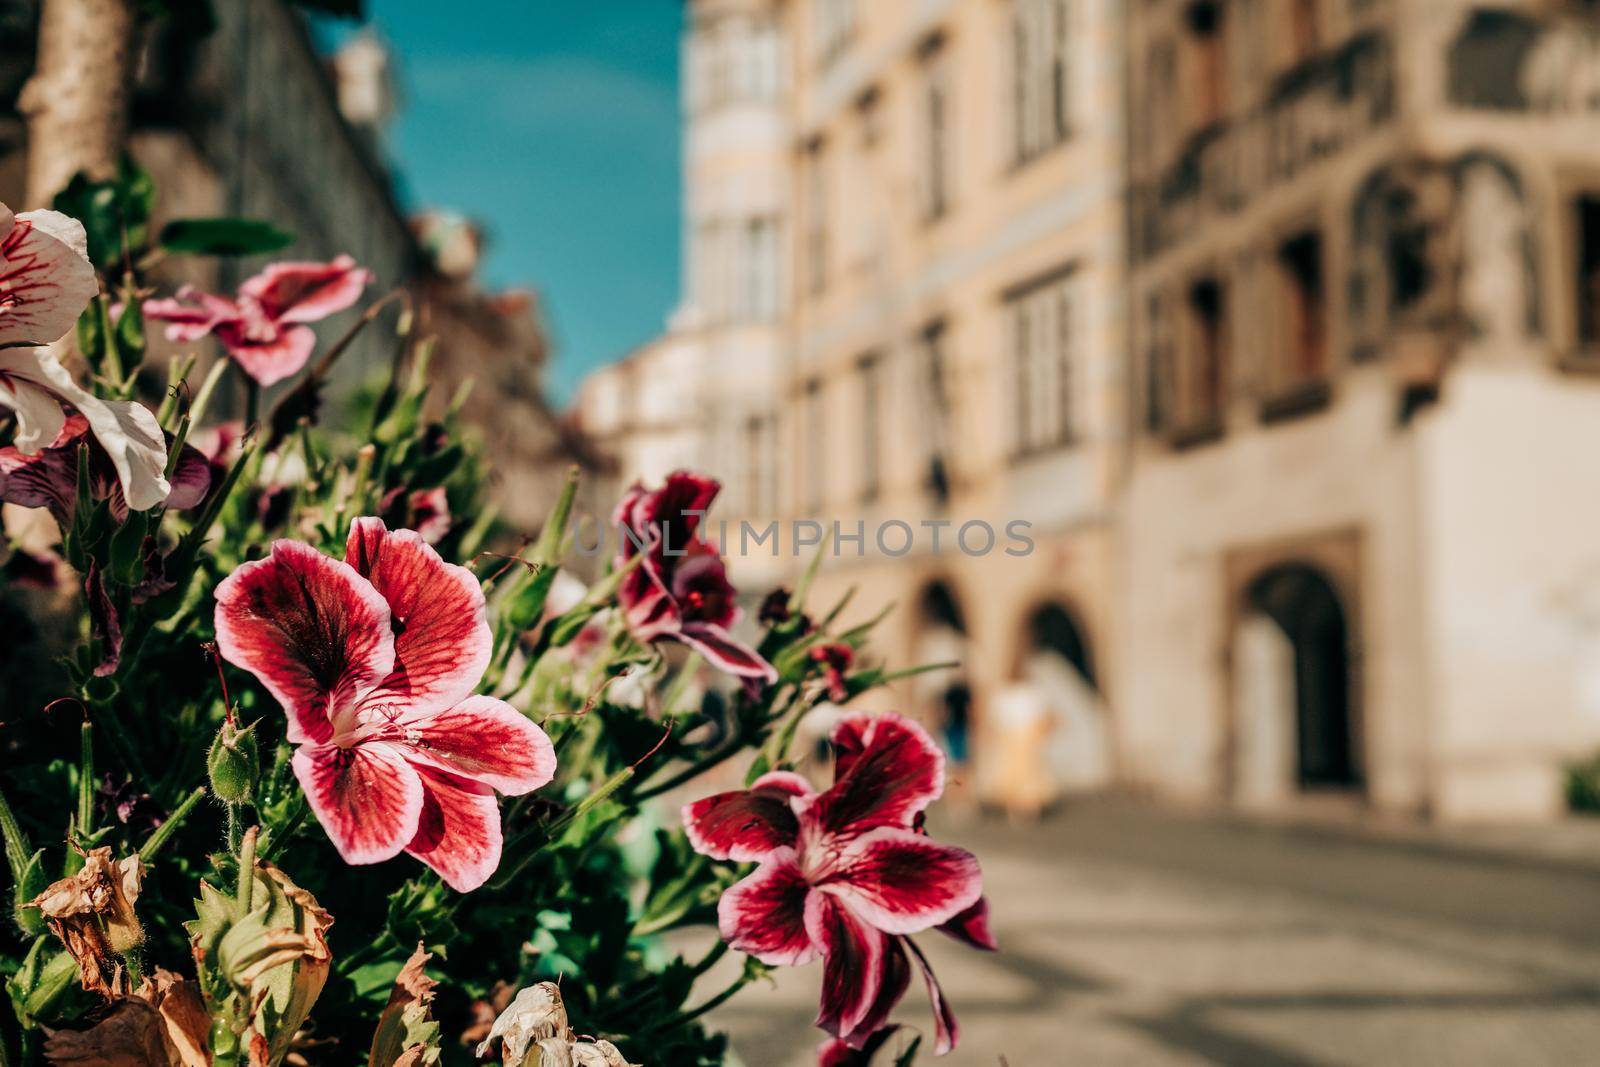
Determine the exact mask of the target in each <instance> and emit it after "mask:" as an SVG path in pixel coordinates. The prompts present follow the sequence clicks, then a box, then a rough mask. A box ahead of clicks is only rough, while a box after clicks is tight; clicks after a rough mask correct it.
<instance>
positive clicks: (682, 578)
mask: <svg viewBox="0 0 1600 1067" xmlns="http://www.w3.org/2000/svg"><path fill="white" fill-rule="evenodd" d="M721 490H722V485H721V484H720V483H719V482H717V481H716V479H714V478H707V477H704V476H703V475H699V474H694V473H691V472H689V471H676V472H674V473H672V474H669V475H667V480H666V482H665V484H663V485H662V486H661V488H659V489H654V490H647V489H645V488H644V487H643V486H642V485H635V486H634V487H633V488H632V489H630V490H629V491H628V493H627V495H625V496H624V497H623V498H622V502H621V503H619V504H618V505H617V511H616V515H615V516H614V517H613V521H614V522H615V523H616V525H617V529H618V535H619V537H620V539H621V541H620V544H619V546H618V552H617V559H616V563H617V566H618V567H621V566H623V565H625V564H627V563H628V562H630V561H631V560H632V559H633V558H634V557H635V556H638V555H643V556H644V559H643V560H641V561H640V563H639V565H638V566H637V567H635V568H634V569H633V570H632V571H630V572H629V573H628V575H627V577H625V578H624V579H623V582H622V586H621V588H620V589H618V590H617V601H618V603H619V604H620V605H621V607H622V611H623V615H624V617H625V618H626V619H627V621H628V628H629V630H630V631H632V633H633V636H634V637H636V638H637V639H638V640H640V641H644V642H646V643H649V642H654V641H679V642H681V643H683V644H685V645H688V646H689V647H690V648H693V649H695V650H696V651H698V652H699V653H700V654H701V655H703V656H705V658H706V660H707V661H708V662H710V663H711V664H712V665H713V666H715V667H718V668H720V669H721V670H724V671H727V672H728V673H729V674H733V675H737V676H739V677H742V678H759V679H762V680H764V681H769V682H770V681H774V680H776V678H777V672H776V671H775V670H773V668H772V664H770V663H768V662H767V661H766V660H765V659H763V658H762V657H761V654H760V653H758V652H757V651H756V650H755V649H753V648H751V647H750V646H749V645H746V644H745V643H744V642H742V641H739V640H737V639H735V638H734V636H733V635H732V633H731V632H730V630H731V629H732V627H733V625H734V624H735V623H736V622H738V620H739V607H738V605H737V604H736V603H734V597H735V595H736V594H735V593H734V589H733V586H732V585H730V584H729V582H728V573H727V569H726V568H725V567H724V566H723V563H722V557H721V556H719V555H718V554H717V550H716V549H715V548H714V547H713V546H712V545H711V544H710V543H709V542H708V541H706V540H705V538H703V537H701V536H700V535H699V529H700V520H701V519H702V518H703V517H704V516H705V512H706V510H707V509H708V508H710V507H711V502H712V501H713V500H715V499H716V498H717V493H718V492H720V491H721Z"/></svg>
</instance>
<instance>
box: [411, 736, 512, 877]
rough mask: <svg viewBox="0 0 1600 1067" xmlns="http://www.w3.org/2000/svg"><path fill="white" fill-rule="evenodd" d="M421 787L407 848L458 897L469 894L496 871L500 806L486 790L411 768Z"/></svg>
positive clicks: (498, 859) (460, 779) (491, 791)
mask: <svg viewBox="0 0 1600 1067" xmlns="http://www.w3.org/2000/svg"><path fill="white" fill-rule="evenodd" d="M414 769H415V770H416V771H417V775H418V777H419V778H420V780H421V782H422V813H421V815H420V816H419V817H418V819H417V832H416V835H415V836H413V837H412V838H411V841H410V843H409V844H407V845H406V854H407V855H410V856H415V857H416V858H417V859H419V860H421V861H422V862H423V863H426V864H427V865H428V866H429V867H432V868H433V869H434V870H436V871H438V872H439V876H440V877H441V878H443V879H444V880H445V884H446V885H448V886H449V887H450V888H452V889H454V890H456V891H457V892H458V893H470V892H472V891H473V890H474V889H476V888H478V887H479V886H480V885H482V884H483V883H484V882H487V881H488V880H489V876H490V875H491V874H493V873H494V872H495V868H496V867H499V866H500V845H501V839H500V805H499V804H498V803H497V802H496V801H495V798H494V790H492V789H490V788H489V787H488V786H486V785H481V784H479V783H477V782H473V781H469V780H467V779H465V778H460V777H458V776H456V775H453V774H445V773H441V772H440V771H436V770H433V769H431V768H428V767H415V768H414Z"/></svg>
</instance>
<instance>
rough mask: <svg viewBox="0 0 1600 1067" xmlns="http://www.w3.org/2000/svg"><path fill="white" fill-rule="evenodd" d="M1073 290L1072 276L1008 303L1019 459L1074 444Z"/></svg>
mask: <svg viewBox="0 0 1600 1067" xmlns="http://www.w3.org/2000/svg"><path fill="white" fill-rule="evenodd" d="M1075 290H1076V276H1075V275H1074V274H1071V273H1068V274H1063V275H1060V276H1057V277H1055V278H1053V279H1051V280H1049V281H1047V282H1043V283H1040V284H1035V285H1032V286H1030V287H1028V288H1027V289H1024V290H1022V291H1020V292H1018V293H1016V294H1014V295H1013V296H1011V297H1010V298H1009V301H1008V313H1009V316H1010V319H1011V352H1012V362H1013V367H1014V372H1013V381H1014V387H1015V394H1014V397H1015V407H1014V411H1015V437H1014V441H1013V450H1014V451H1015V453H1016V454H1018V455H1028V454H1031V453H1035V452H1042V451H1046V450H1049V449H1052V448H1057V447H1059V446H1061V445H1065V444H1067V443H1068V442H1070V441H1071V440H1072V431H1073V426H1072V371H1073V364H1074V360H1073V358H1072V357H1073V350H1074V342H1075V340H1076V337H1075V333H1074V331H1075V330H1076V328H1077V324H1076V322H1075V319H1076V315H1075V311H1076V309H1075V308H1074V306H1073V305H1074V300H1073V297H1074V294H1075Z"/></svg>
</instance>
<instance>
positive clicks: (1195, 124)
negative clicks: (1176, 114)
mask: <svg viewBox="0 0 1600 1067" xmlns="http://www.w3.org/2000/svg"><path fill="white" fill-rule="evenodd" d="M1184 18H1185V22H1186V25H1187V27H1188V30H1189V38H1188V43H1189V56H1190V86H1189V106H1190V107H1192V108H1193V109H1194V110H1193V116H1194V117H1193V121H1192V123H1191V126H1192V128H1193V129H1205V128H1206V127H1207V126H1211V125H1213V124H1215V123H1218V122H1221V121H1222V119H1223V118H1224V117H1225V116H1226V115H1227V111H1228V53H1227V34H1226V33H1225V32H1224V31H1225V29H1226V27H1225V26H1224V25H1223V6H1222V4H1221V2H1220V0H1196V2H1194V3H1192V4H1190V5H1189V7H1188V10H1187V11H1186V12H1185V16H1184Z"/></svg>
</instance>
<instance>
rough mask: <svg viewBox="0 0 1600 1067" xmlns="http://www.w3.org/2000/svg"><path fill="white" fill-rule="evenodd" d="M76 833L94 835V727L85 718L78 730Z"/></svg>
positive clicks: (87, 835)
mask: <svg viewBox="0 0 1600 1067" xmlns="http://www.w3.org/2000/svg"><path fill="white" fill-rule="evenodd" d="M78 832H79V833H80V834H82V835H83V836H84V837H85V838H87V837H90V836H92V835H93V834H94V727H93V726H92V725H90V723H89V720H88V719H87V718H85V719H84V720H83V725H82V726H81V727H79V729H78Z"/></svg>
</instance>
